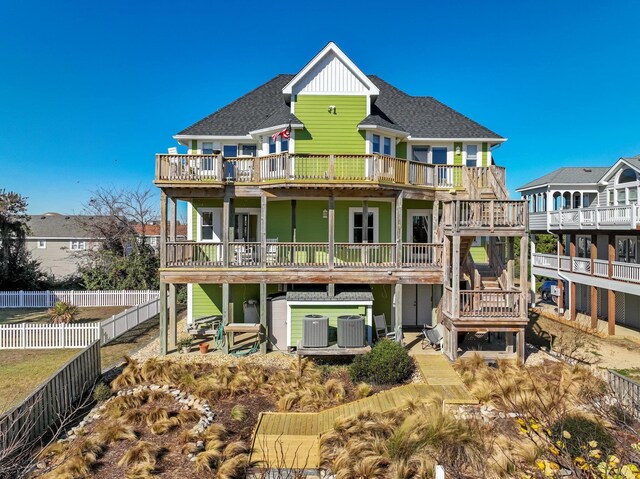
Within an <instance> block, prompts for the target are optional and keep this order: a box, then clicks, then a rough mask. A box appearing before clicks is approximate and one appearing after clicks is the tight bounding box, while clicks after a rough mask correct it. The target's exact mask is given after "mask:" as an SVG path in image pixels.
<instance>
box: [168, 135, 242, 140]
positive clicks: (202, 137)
mask: <svg viewBox="0 0 640 479" xmlns="http://www.w3.org/2000/svg"><path fill="white" fill-rule="evenodd" d="M173 138H174V139H176V140H178V141H181V140H230V141H234V140H251V135H175V136H174V137H173Z"/></svg>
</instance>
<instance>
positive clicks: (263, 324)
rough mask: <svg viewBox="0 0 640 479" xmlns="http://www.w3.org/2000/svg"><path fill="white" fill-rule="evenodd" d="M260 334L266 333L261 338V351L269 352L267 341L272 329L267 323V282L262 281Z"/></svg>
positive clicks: (262, 352)
mask: <svg viewBox="0 0 640 479" xmlns="http://www.w3.org/2000/svg"><path fill="white" fill-rule="evenodd" d="M260 334H261V335H264V336H262V337H261V338H260V339H261V341H260V353H261V354H267V342H268V341H269V334H270V331H269V329H268V325H267V283H265V282H264V281H262V282H261V283H260Z"/></svg>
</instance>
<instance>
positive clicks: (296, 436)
mask: <svg viewBox="0 0 640 479" xmlns="http://www.w3.org/2000/svg"><path fill="white" fill-rule="evenodd" d="M412 356H413V357H414V359H415V361H416V365H417V367H418V369H419V370H420V373H421V375H422V376H423V378H424V380H425V383H426V384H407V385H404V386H399V387H396V388H393V389H389V390H387V391H383V392H380V393H378V394H374V395H373V396H369V397H367V398H364V399H360V400H358V401H353V402H350V403H347V404H342V405H340V406H336V407H333V408H330V409H326V410H324V411H321V412H318V413H296V412H293V413H262V414H260V417H259V418H258V424H257V425H256V429H255V432H254V435H253V444H252V453H251V461H256V462H258V463H259V466H258V467H273V468H296V469H307V468H308V469H315V468H318V467H319V466H320V437H321V436H322V434H325V433H327V432H329V431H330V430H331V429H333V424H334V422H335V421H336V419H337V418H339V417H353V416H356V415H358V413H360V412H362V411H371V412H386V411H392V410H394V409H399V408H403V407H406V405H407V402H408V401H414V402H415V401H424V402H426V401H428V400H429V399H430V398H431V397H433V395H438V396H440V397H442V398H443V401H444V402H445V403H446V404H477V403H478V401H477V400H476V399H475V398H473V396H472V395H471V394H470V393H469V391H468V390H467V388H466V387H465V386H464V384H463V383H462V380H461V379H460V376H458V374H457V373H456V372H455V371H454V369H453V367H452V366H451V364H450V363H449V361H448V359H447V358H445V357H444V356H443V355H441V354H438V353H431V352H430V353H422V352H416V353H415V354H412Z"/></svg>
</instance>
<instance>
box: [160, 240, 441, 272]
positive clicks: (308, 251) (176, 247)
mask: <svg viewBox="0 0 640 479" xmlns="http://www.w3.org/2000/svg"><path fill="white" fill-rule="evenodd" d="M396 248H397V245H396V244H395V243H335V244H334V245H333V248H331V247H330V244H329V243H289V242H268V243H266V245H264V248H263V245H262V244H261V243H229V248H228V255H227V257H225V251H224V246H223V243H206V242H193V241H175V242H168V243H167V245H166V267H167V268H194V269H197V268H260V269H265V268H266V269H269V268H273V269H278V268H280V269H282V268H287V269H295V270H298V269H308V270H362V271H367V270H379V269H408V270H441V269H442V263H441V258H442V245H441V244H434V243H403V244H401V245H400V248H401V254H400V256H399V257H397V255H396Z"/></svg>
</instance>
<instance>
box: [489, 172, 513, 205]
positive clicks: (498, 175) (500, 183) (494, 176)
mask: <svg viewBox="0 0 640 479" xmlns="http://www.w3.org/2000/svg"><path fill="white" fill-rule="evenodd" d="M489 172H490V173H489V185H490V186H491V189H492V190H493V192H494V193H495V195H496V198H497V199H499V200H508V199H509V192H508V191H507V186H506V176H505V174H504V169H499V167H497V166H495V165H491V166H490V167H489Z"/></svg>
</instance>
